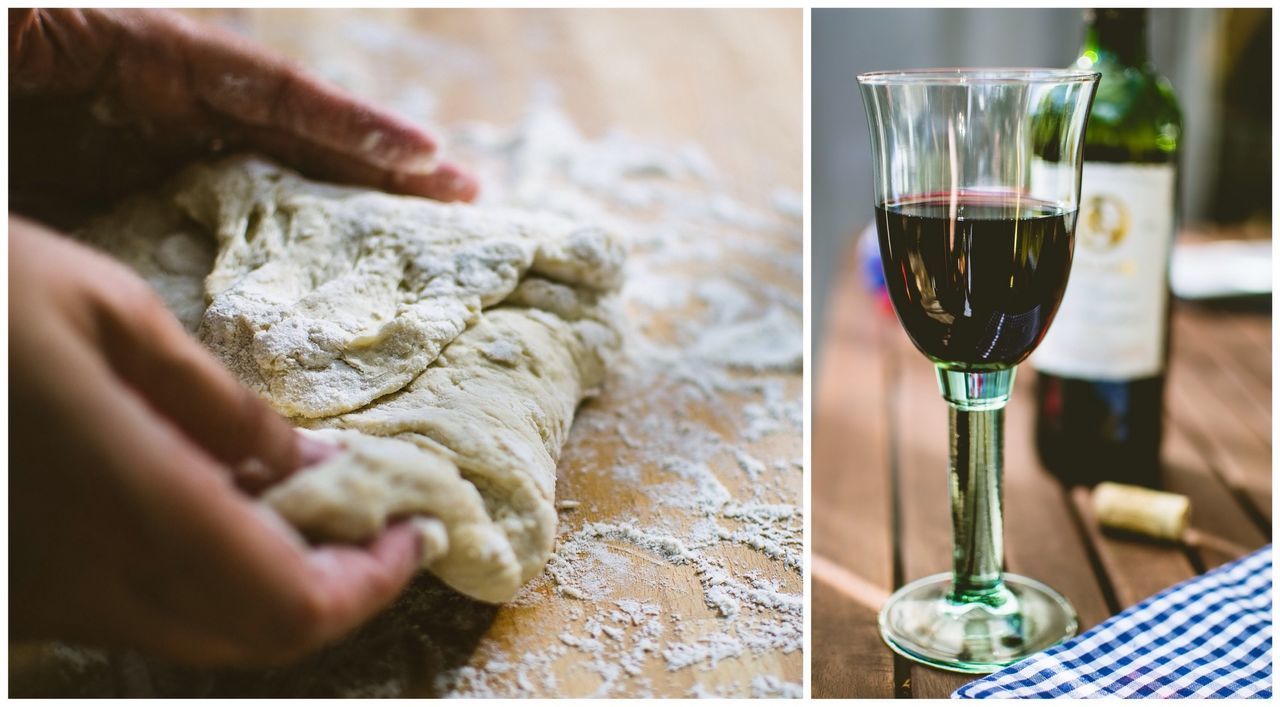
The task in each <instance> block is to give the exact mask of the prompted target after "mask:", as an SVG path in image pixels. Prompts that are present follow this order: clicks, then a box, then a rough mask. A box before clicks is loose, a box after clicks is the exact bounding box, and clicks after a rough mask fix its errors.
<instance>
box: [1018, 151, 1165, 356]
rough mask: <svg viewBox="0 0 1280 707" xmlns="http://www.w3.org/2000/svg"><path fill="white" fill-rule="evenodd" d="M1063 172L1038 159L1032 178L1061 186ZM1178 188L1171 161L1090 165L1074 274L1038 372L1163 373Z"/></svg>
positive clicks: (1082, 198)
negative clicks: (1166, 309) (1170, 261)
mask: <svg viewBox="0 0 1280 707" xmlns="http://www.w3.org/2000/svg"><path fill="white" fill-rule="evenodd" d="M1060 169H1061V167H1060V166H1059V165H1057V164H1050V163H1045V162H1041V161H1037V163H1036V164H1034V165H1033V166H1032V184H1033V185H1035V184H1037V183H1041V184H1044V183H1047V184H1055V183H1056V182H1054V181H1046V180H1049V179H1056V177H1057V176H1059V175H1057V174H1055V172H1057V171H1058V170H1060ZM1037 172H1039V175H1037ZM1175 188H1176V185H1175V175H1174V167H1173V165H1168V164H1161V165H1150V164H1115V163H1108V162H1085V163H1084V173H1083V176H1082V178H1081V189H1080V209H1079V213H1078V215H1077V219H1076V244H1075V257H1074V261H1073V263H1072V265H1071V276H1070V278H1069V279H1068V281H1067V291H1066V294H1065V295H1063V298H1062V306H1061V307H1060V308H1059V309H1058V314H1057V316H1056V317H1055V318H1054V320H1053V324H1051V325H1050V326H1049V332H1048V333H1047V334H1046V335H1045V337H1044V341H1042V342H1041V343H1040V346H1039V347H1038V348H1037V349H1036V351H1035V353H1034V354H1033V355H1032V358H1031V364H1032V365H1033V366H1034V367H1035V368H1036V370H1040V371H1044V372H1045V373H1050V374H1054V375H1058V376H1063V377H1068V378H1087V379H1093V380H1111V381H1121V380H1128V379H1132V378H1147V377H1150V376H1154V375H1158V374H1159V373H1161V372H1162V371H1163V369H1164V338H1165V307H1166V306H1167V302H1166V300H1167V298H1168V289H1169V288H1168V278H1169V249H1170V247H1171V246H1172V244H1173V229H1174V214H1173V203H1174V189H1175Z"/></svg>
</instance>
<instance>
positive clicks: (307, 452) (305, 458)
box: [298, 432, 342, 467]
mask: <svg viewBox="0 0 1280 707" xmlns="http://www.w3.org/2000/svg"><path fill="white" fill-rule="evenodd" d="M341 453H342V447H339V446H337V445H335V444H332V443H330V442H326V441H324V440H321V439H317V438H315V437H312V436H311V435H307V434H303V433H301V432H299V433H298V461H299V462H300V466H302V467H308V466H315V465H316V464H319V463H321V462H323V461H326V460H328V459H332V458H333V457H336V456H338V455H339V454H341Z"/></svg>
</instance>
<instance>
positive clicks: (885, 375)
mask: <svg viewBox="0 0 1280 707" xmlns="http://www.w3.org/2000/svg"><path fill="white" fill-rule="evenodd" d="M842 273H843V274H842V276H841V278H840V280H839V283H840V284H839V286H838V288H837V290H836V292H835V294H834V298H835V300H834V304H833V306H832V312H833V314H832V319H831V322H830V323H829V331H830V335H829V336H830V338H829V340H828V341H827V342H826V344H825V350H823V351H821V352H819V356H820V359H819V360H818V361H817V364H818V366H819V367H820V374H819V375H818V377H817V378H816V382H815V388H814V397H813V399H814V407H813V507H812V509H811V513H812V514H813V548H814V554H813V607H812V611H813V626H814V629H813V639H812V649H813V673H812V675H813V678H812V679H813V682H812V688H813V695H814V697H920V698H942V697H947V696H949V695H950V694H951V692H953V691H954V690H955V689H957V688H958V687H960V686H961V685H963V684H965V683H966V682H969V681H970V680H973V679H974V677H975V676H966V675H960V674H956V673H948V672H944V671H940V670H935V669H931V668H926V667H923V666H920V665H917V664H915V663H912V662H910V661H907V660H906V659H904V658H901V657H899V656H896V655H895V654H894V653H892V652H891V651H890V650H889V649H888V648H887V647H886V646H885V644H884V643H883V642H882V641H881V639H880V636H879V633H878V630H877V627H876V613H877V611H878V610H879V608H880V606H881V604H882V603H883V601H884V600H885V599H886V598H887V596H888V595H889V593H890V592H892V591H893V590H894V589H895V588H897V587H899V586H901V585H903V584H904V583H906V582H908V581H911V580H914V579H917V578H919V577H922V576H925V575H928V574H932V573H935V572H944V571H947V570H949V569H950V561H951V560H950V557H951V529H950V518H949V514H948V511H947V508H948V505H947V503H948V502H947V485H946V469H947V437H946V429H947V413H946V405H945V403H943V401H942V399H941V398H940V397H939V394H938V390H937V384H936V382H935V379H934V375H933V370H932V366H931V365H930V364H929V362H928V361H927V359H925V358H924V356H923V355H921V354H920V353H919V352H917V351H916V350H915V349H914V347H913V346H912V345H911V343H910V341H909V340H908V339H907V337H906V334H905V332H903V330H902V328H901V327H900V326H899V324H898V322H897V320H896V319H895V317H894V315H893V313H892V312H891V311H890V310H889V309H888V308H887V306H886V305H882V304H881V303H880V302H878V301H876V300H875V299H873V296H872V295H871V294H870V292H869V290H868V286H867V281H866V279H865V278H864V276H863V273H864V270H863V269H862V267H861V266H860V265H859V264H858V263H857V262H856V258H855V255H854V252H853V249H852V248H850V249H849V254H848V259H847V262H845V263H844V267H843V271H842ZM1172 346H1173V348H1172V355H1171V359H1170V371H1169V378H1168V389H1167V393H1166V395H1167V398H1166V400H1167V403H1166V415H1167V420H1166V425H1165V441H1164V448H1163V461H1164V465H1165V468H1164V482H1165V485H1166V487H1167V488H1168V490H1170V491H1174V492H1177V493H1181V494H1185V495H1187V496H1189V497H1191V499H1192V514H1191V526H1192V528H1195V529H1197V530H1199V531H1202V532H1203V533H1205V534H1208V535H1210V536H1212V537H1213V538H1216V540H1217V541H1216V542H1213V543H1206V544H1204V545H1202V546H1199V547H1185V548H1184V547H1178V546H1163V547H1162V546H1158V545H1154V544H1149V543H1144V542H1140V541H1133V540H1120V539H1115V538H1112V537H1108V536H1105V535H1103V534H1101V533H1100V532H1099V531H1098V528H1097V526H1096V525H1095V523H1094V522H1093V520H1092V518H1091V517H1090V510H1089V505H1088V497H1087V491H1085V490H1084V489H1076V490H1074V491H1068V490H1065V489H1064V488H1063V487H1062V486H1061V485H1060V484H1059V483H1057V482H1056V481H1055V480H1054V478H1053V477H1051V476H1050V475H1049V474H1048V472H1047V471H1045V470H1044V469H1043V468H1042V467H1041V466H1040V464H1039V462H1038V460H1037V457H1036V452H1035V447H1034V440H1033V434H1032V428H1033V424H1034V422H1033V416H1034V388H1033V385H1034V373H1033V372H1032V371H1031V370H1030V369H1028V368H1026V367H1024V368H1023V369H1022V370H1020V371H1019V376H1018V380H1017V384H1016V388H1015V392H1014V395H1013V397H1012V400H1011V401H1010V403H1009V407H1008V412H1007V414H1006V416H1005V418H1006V425H1007V428H1006V434H1005V445H1006V446H1005V489H1004V493H1005V504H1004V505H1005V564H1006V569H1008V570H1009V571H1011V572H1016V573H1019V574H1023V575H1027V576H1030V577H1033V578H1035V579H1038V580H1041V581H1043V582H1045V583H1047V584H1048V585H1049V586H1051V587H1054V588H1055V589H1058V590H1059V591H1061V592H1063V593H1064V594H1065V595H1066V597H1067V598H1068V599H1069V600H1070V601H1071V603H1072V604H1073V605H1074V606H1075V608H1076V610H1077V611H1078V612H1079V614H1080V621H1081V631H1084V630H1087V629H1089V628H1090V627H1092V626H1094V625H1096V624H1098V623H1099V622H1101V621H1103V620H1105V619H1106V618H1107V617H1109V616H1111V615H1113V614H1115V613H1117V612H1119V611H1121V610H1123V609H1124V608H1126V607H1129V606H1132V605H1133V604H1136V603H1137V602H1139V601H1140V600H1142V599H1144V598H1146V597H1148V596H1150V595H1152V594H1154V593H1156V592H1158V591H1160V590H1161V589H1164V588H1165V587H1168V586H1170V585H1172V584H1174V583H1176V582H1179V581H1182V580H1185V579H1188V578H1190V577H1193V576H1195V575H1197V574H1199V573H1202V572H1204V571H1205V570H1208V569H1210V568H1212V567H1215V566H1217V565H1220V564H1222V563H1224V562H1227V561H1229V560H1231V559H1234V558H1235V557H1237V556H1239V555H1241V554H1244V553H1245V552H1246V551H1250V550H1254V549H1256V548H1258V547H1259V546H1261V545H1263V544H1265V543H1266V542H1268V539H1269V536H1270V527H1271V318H1270V316H1269V314H1259V313H1256V312H1254V313H1244V312H1226V311H1213V310H1209V309H1204V308H1200V307H1194V306H1190V305H1187V304H1183V303H1178V304H1176V305H1175V308H1174V315H1173V345H1172Z"/></svg>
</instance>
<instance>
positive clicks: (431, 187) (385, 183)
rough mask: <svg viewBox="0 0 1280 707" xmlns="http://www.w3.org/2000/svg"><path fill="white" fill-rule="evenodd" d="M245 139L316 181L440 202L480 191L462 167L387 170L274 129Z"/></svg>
mask: <svg viewBox="0 0 1280 707" xmlns="http://www.w3.org/2000/svg"><path fill="white" fill-rule="evenodd" d="M245 138H246V139H247V140H248V142H250V143H251V144H253V145H255V146H256V147H257V148H258V149H260V150H262V151H263V152H265V153H267V154H269V155H271V156H272V157H275V158H276V159H278V160H280V161H281V162H284V163H286V164H290V165H293V166H295V167H297V168H298V169H299V170H301V171H303V172H305V173H307V174H309V175H311V176H313V177H316V178H318V179H326V180H331V181H337V182H345V183H348V184H359V185H361V186H367V187H373V188H375V189H380V190H382V191H388V192H392V193H396V194H407V195H409V196H424V197H427V198H429V199H435V200H437V201H472V200H473V199H475V197H476V194H477V193H478V192H479V190H480V187H479V184H478V183H477V182H476V180H475V177H473V176H471V174H470V173H468V172H466V171H465V170H463V169H462V168H461V167H459V166H457V165H455V164H452V163H449V162H442V163H440V164H438V165H437V166H436V167H435V169H434V171H431V172H427V173H423V172H413V171H405V170H399V169H387V168H384V167H378V166H375V165H371V164H369V163H368V162H367V161H364V160H361V159H357V158H353V157H351V156H350V155H347V154H344V153H341V152H337V151H334V150H329V149H326V148H319V147H316V146H315V145H313V144H311V143H308V142H306V141H305V140H301V139H299V138H298V137H297V136H296V135H293V134H292V133H288V132H285V131H281V130H278V129H275V128H247V129H245Z"/></svg>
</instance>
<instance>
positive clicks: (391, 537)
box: [308, 522, 421, 643]
mask: <svg viewBox="0 0 1280 707" xmlns="http://www.w3.org/2000/svg"><path fill="white" fill-rule="evenodd" d="M420 543H421V540H420V537H419V535H418V532H417V530H416V529H414V527H413V526H412V525H411V524H410V523H408V522H402V523H397V524H395V525H392V526H391V527H389V528H387V529H386V530H384V531H383V532H382V534H381V535H379V536H378V537H377V538H376V539H375V540H374V541H373V542H372V543H371V544H370V545H369V546H368V547H367V548H358V547H352V546H343V545H328V546H324V547H321V548H319V549H317V550H314V551H312V553H311V554H310V556H309V557H308V565H309V566H310V567H311V570H312V572H313V573H314V576H313V578H312V583H311V585H312V587H313V589H314V590H315V592H317V593H318V594H319V596H320V606H321V611H320V614H319V616H318V619H319V622H320V625H319V627H318V629H317V634H316V639H317V640H318V641H319V642H321V643H327V642H329V641H332V640H335V639H337V638H340V637H341V636H343V635H345V634H346V633H348V632H349V631H351V630H352V629H354V628H355V627H356V626H359V625H360V624H362V623H364V621H366V620H367V619H368V618H369V617H371V616H373V615H374V614H375V613H377V612H378V611H379V610H381V609H382V608H384V607H385V606H387V605H388V604H390V603H391V601H392V600H394V599H395V597H396V595H398V594H399V593H400V591H401V590H402V589H403V588H404V586H405V585H406V584H408V582H409V580H410V579H411V578H412V577H413V575H414V573H415V572H416V571H417V570H418V566H419V557H420V554H421V548H420Z"/></svg>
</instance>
